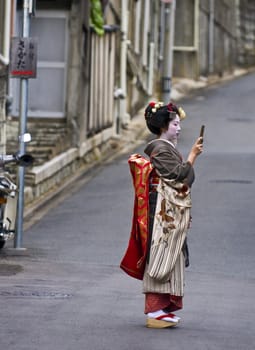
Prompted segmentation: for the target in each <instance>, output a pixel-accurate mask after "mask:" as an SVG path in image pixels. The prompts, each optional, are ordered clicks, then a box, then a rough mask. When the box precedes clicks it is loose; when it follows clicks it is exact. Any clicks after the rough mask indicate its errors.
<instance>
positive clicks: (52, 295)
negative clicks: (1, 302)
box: [0, 290, 72, 299]
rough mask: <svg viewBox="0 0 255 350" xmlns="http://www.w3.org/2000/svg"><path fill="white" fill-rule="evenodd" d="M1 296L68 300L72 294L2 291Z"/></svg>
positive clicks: (38, 291) (0, 291)
mask: <svg viewBox="0 0 255 350" xmlns="http://www.w3.org/2000/svg"><path fill="white" fill-rule="evenodd" d="M0 296H2V297H12V298H30V299H31V298H39V299H68V298H71V297H72V294H69V293H62V292H52V291H40V290H11V291H10V290H0Z"/></svg>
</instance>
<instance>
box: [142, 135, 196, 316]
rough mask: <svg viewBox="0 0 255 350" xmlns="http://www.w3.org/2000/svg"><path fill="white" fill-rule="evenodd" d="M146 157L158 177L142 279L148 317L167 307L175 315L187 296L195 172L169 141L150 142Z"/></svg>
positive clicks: (153, 189) (153, 188) (152, 196)
mask: <svg viewBox="0 0 255 350" xmlns="http://www.w3.org/2000/svg"><path fill="white" fill-rule="evenodd" d="M145 153H146V154H147V155H148V156H149V157H150V161H151V163H152V165H153V167H154V173H155V174H156V176H158V181H157V183H156V184H155V183H153V180H152V181H151V184H150V201H149V216H150V220H149V236H150V237H149V238H148V244H149V247H148V254H147V263H146V267H145V271H144V275H143V292H144V293H145V295H146V303H145V313H147V312H153V311H156V310H158V309H163V308H167V307H169V310H171V311H174V310H177V309H179V308H181V307H182V296H183V294H184V268H185V257H184V254H183V245H184V242H185V238H186V234H187V230H188V225H189V221H190V209H191V199H190V187H191V185H192V183H193V181H194V178H195V177H194V170H193V167H192V166H191V164H190V163H189V162H183V161H182V156H181V155H180V153H179V152H178V151H177V150H176V149H175V147H174V146H173V145H172V143H170V142H169V141H167V140H162V139H156V140H153V141H151V142H150V143H149V144H148V145H147V147H146V149H145ZM151 178H153V177H151ZM173 303H174V304H175V305H171V304H173Z"/></svg>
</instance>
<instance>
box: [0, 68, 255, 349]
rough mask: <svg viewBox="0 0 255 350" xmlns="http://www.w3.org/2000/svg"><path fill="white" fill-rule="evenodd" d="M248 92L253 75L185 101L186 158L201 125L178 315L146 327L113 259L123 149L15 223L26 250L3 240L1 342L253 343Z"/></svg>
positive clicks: (254, 90)
mask: <svg viewBox="0 0 255 350" xmlns="http://www.w3.org/2000/svg"><path fill="white" fill-rule="evenodd" d="M254 98H255V74H251V75H248V76H244V77H241V78H239V79H237V80H234V81H230V82H227V83H225V84H223V85H220V86H214V87H211V88H209V89H205V90H201V91H200V92H199V93H198V94H196V95H194V96H192V97H191V98H189V99H186V100H184V101H183V102H182V106H183V108H184V109H185V111H186V112H187V114H188V117H187V119H186V120H185V121H183V123H182V135H181V138H180V140H179V149H180V150H181V152H182V153H183V155H184V157H186V155H187V153H188V150H189V148H190V146H191V144H192V143H193V141H194V140H195V138H196V137H197V136H198V133H199V129H200V125H201V124H205V125H206V130H205V143H204V153H203V154H202V155H201V156H200V158H199V159H198V161H197V163H196V182H195V184H194V186H193V189H192V201H193V209H192V216H193V223H192V228H191V229H190V232H189V246H190V255H191V266H190V267H189V268H188V269H187V270H186V289H185V298H184V309H183V310H182V311H180V312H179V313H178V315H179V316H180V317H181V318H182V321H181V324H180V326H178V327H177V328H175V329H164V330H156V329H147V328H146V327H145V315H144V314H143V308H144V297H143V295H142V293H141V283H140V281H137V280H135V279H132V278H130V277H128V276H127V275H125V274H124V272H122V271H121V270H120V269H119V262H120V260H121V258H122V256H123V254H124V251H125V249H126V246H127V242H128V238H129V232H130V228H131V218H132V205H133V189H132V182H131V176H130V174H129V170H128V166H127V158H128V155H127V154H124V155H121V156H120V157H119V158H117V159H115V160H113V161H110V162H108V163H106V164H104V165H103V166H101V167H99V168H97V169H94V170H93V171H92V172H90V173H89V174H86V176H84V178H82V179H80V181H79V182H78V183H77V184H76V185H75V186H73V187H72V188H71V189H70V192H69V193H67V191H66V192H65V193H63V194H62V196H61V197H60V198H59V199H58V202H57V203H56V202H53V203H49V206H48V212H44V213H43V214H44V216H42V215H41V217H40V215H39V217H40V220H39V221H38V222H36V223H35V224H33V225H32V226H31V227H30V228H29V229H27V230H26V232H25V234H24V239H23V246H24V247H25V248H26V250H24V251H17V250H12V249H10V247H11V245H12V243H10V244H9V247H8V246H7V247H6V248H5V249H4V250H3V251H2V252H1V253H0V309H1V318H0V325H1V326H0V348H1V349H6V350H46V349H47V350H60V349H61V350H78V349H79V350H80V349H84V350H110V349H111V350H130V349H134V350H145V349H146V350H155V349H158V350H161V349H162V350H163V349H178V350H182V349H185V350H186V349H189V350H205V349H206V350H214V349H215V350H216V349H217V350H253V349H254V344H255V326H254V323H255V303H254V295H255V277H254V271H255V250H254V246H255V232H254V227H255V215H254V201H255V199H254V181H255V180H254V176H255V136H254V135H255V102H254ZM143 148H144V145H140V146H139V147H138V148H137V149H136V150H135V151H136V152H142V150H143ZM35 215H37V214H35ZM34 219H36V218H34ZM35 221H36V220H35Z"/></svg>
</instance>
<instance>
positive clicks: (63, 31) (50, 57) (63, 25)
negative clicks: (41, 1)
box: [13, 11, 68, 118]
mask: <svg viewBox="0 0 255 350" xmlns="http://www.w3.org/2000/svg"><path fill="white" fill-rule="evenodd" d="M67 20H68V13H67V12H65V11H37V12H36V17H32V19H31V26H30V36H31V37H35V38H37V39H38V56H37V57H38V59H37V78H36V79H29V83H28V86H29V93H28V116H29V117H53V118H54V117H64V116H65V92H66V73H67V46H68V28H67V24H68V23H67ZM21 27H22V14H20V15H19V16H18V28H21ZM20 33H21V29H20V30H19V31H18V34H17V35H18V36H19V35H20ZM13 80H15V82H14V83H13V90H14V111H13V112H14V115H17V114H18V109H19V80H18V79H13Z"/></svg>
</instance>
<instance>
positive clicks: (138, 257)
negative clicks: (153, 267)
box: [120, 154, 153, 280]
mask: <svg viewBox="0 0 255 350" xmlns="http://www.w3.org/2000/svg"><path fill="white" fill-rule="evenodd" d="M128 164H129V167H130V172H131V175H132V178H133V185H134V190H135V200H134V212H133V220H132V229H131V233H130V238H129V243H128V247H127V250H126V253H125V255H124V257H123V259H122V261H121V263H120V267H121V269H123V270H124V271H125V272H126V273H127V274H128V275H130V276H131V277H134V278H137V279H139V280H142V279H143V274H144V269H145V264H146V253H147V237H148V220H149V208H148V207H149V176H150V173H151V171H152V169H153V168H152V164H151V162H150V161H149V160H147V159H145V158H144V157H142V156H141V155H139V154H132V155H131V156H130V158H129V160H128Z"/></svg>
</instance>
